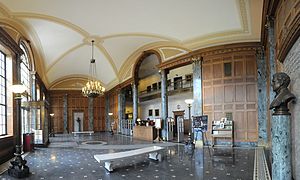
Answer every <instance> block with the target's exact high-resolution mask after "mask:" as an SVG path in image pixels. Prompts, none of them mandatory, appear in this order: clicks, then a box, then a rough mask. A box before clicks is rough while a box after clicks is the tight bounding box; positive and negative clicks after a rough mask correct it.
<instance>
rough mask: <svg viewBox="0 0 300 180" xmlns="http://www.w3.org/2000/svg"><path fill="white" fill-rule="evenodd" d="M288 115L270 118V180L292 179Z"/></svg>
mask: <svg viewBox="0 0 300 180" xmlns="http://www.w3.org/2000/svg"><path fill="white" fill-rule="evenodd" d="M291 147H292V146H291V120H290V115H273V116H272V159H273V162H272V179H276V180H291V179H292V159H291V157H292V156H291V152H292V149H291Z"/></svg>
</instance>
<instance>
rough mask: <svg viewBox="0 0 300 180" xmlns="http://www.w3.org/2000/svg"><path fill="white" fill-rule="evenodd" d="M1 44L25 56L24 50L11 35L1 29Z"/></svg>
mask: <svg viewBox="0 0 300 180" xmlns="http://www.w3.org/2000/svg"><path fill="white" fill-rule="evenodd" d="M0 43H2V44H3V45H4V46H6V47H8V48H9V49H10V50H11V51H12V52H14V53H15V54H17V55H18V56H21V55H22V54H23V51H22V49H21V48H20V47H19V45H18V44H17V43H16V42H15V41H14V40H13V39H12V38H11V37H10V35H9V34H8V33H7V32H6V31H5V30H4V29H3V28H1V27H0Z"/></svg>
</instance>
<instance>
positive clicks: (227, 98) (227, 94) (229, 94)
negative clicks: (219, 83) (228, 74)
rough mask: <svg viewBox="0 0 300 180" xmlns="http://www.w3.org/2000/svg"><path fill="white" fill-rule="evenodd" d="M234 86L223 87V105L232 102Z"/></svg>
mask: <svg viewBox="0 0 300 180" xmlns="http://www.w3.org/2000/svg"><path fill="white" fill-rule="evenodd" d="M234 89H235V88H234V86H233V85H226V86H224V102H225V103H232V102H233V101H234V94H235V93H234Z"/></svg>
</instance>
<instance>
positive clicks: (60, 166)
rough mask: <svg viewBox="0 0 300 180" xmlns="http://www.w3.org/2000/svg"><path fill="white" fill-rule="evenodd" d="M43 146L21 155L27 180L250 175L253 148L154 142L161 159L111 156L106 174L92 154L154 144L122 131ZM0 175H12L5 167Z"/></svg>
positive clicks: (241, 179)
mask: <svg viewBox="0 0 300 180" xmlns="http://www.w3.org/2000/svg"><path fill="white" fill-rule="evenodd" d="M51 142H52V144H51V145H50V146H49V147H48V148H37V149H36V150H35V152H34V153H30V154H29V155H28V156H26V158H25V159H26V160H27V161H28V163H27V164H28V166H29V167H30V172H31V174H30V176H29V177H28V178H26V179H34V180H37V179H53V180H54V179H55V180H56V179H74V180H77V179H90V180H101V179H102V180H105V179H107V180H118V179H128V180H132V179H143V180H147V179H149V180H150V179H151V180H152V179H163V180H169V179H170V180H171V179H179V180H182V179H195V180H196V179H197V180H201V179H203V180H206V179H221V180H226V179H234V180H248V179H249V180H250V179H253V167H254V149H251V148H250V149H246V148H234V149H232V148H214V149H212V148H208V147H204V148H203V149H202V148H196V149H195V151H194V152H187V151H186V150H185V147H184V144H177V143H155V145H161V146H163V147H164V149H163V150H162V151H161V153H162V155H163V160H162V161H161V162H158V161H154V160H150V159H148V158H147V154H143V155H139V156H134V157H129V158H125V159H119V160H115V161H114V164H115V166H114V171H113V172H111V173H109V172H108V171H106V170H105V169H104V168H103V164H99V163H98V162H97V161H96V160H95V159H94V155H95V154H106V153H113V152H120V151H128V150H130V149H136V148H140V147H147V146H152V145H153V143H149V142H146V141H139V140H133V139H132V138H130V137H126V136H121V135H113V136H111V135H109V134H108V133H96V134H94V135H92V136H89V135H80V136H77V137H73V136H70V135H57V136H56V137H54V138H51ZM0 179H1V180H8V179H14V178H12V177H9V176H8V174H7V172H5V173H3V174H2V175H0Z"/></svg>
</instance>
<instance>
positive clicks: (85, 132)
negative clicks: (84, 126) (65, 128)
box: [72, 131, 94, 136]
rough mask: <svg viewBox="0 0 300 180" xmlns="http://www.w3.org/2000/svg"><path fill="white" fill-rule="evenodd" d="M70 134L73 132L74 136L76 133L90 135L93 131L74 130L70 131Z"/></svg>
mask: <svg viewBox="0 0 300 180" xmlns="http://www.w3.org/2000/svg"><path fill="white" fill-rule="evenodd" d="M72 134H74V136H76V134H89V135H92V134H94V131H74V132H72Z"/></svg>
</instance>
